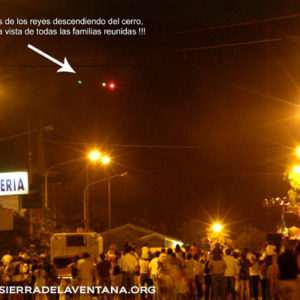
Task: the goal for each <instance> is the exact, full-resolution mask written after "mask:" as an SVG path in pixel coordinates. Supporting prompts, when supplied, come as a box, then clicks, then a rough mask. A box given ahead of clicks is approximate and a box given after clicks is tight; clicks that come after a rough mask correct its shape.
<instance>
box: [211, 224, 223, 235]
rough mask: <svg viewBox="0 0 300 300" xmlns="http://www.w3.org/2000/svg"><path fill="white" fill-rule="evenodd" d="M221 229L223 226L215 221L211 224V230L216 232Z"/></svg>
mask: <svg viewBox="0 0 300 300" xmlns="http://www.w3.org/2000/svg"><path fill="white" fill-rule="evenodd" d="M222 229H223V226H222V225H221V224H220V223H215V224H213V225H212V230H213V231H214V232H216V233H219V232H221V231H222Z"/></svg>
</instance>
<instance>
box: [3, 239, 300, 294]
mask: <svg viewBox="0 0 300 300" xmlns="http://www.w3.org/2000/svg"><path fill="white" fill-rule="evenodd" d="M118 250H119V251H118ZM151 250H152V249H151V248H150V247H149V246H148V245H147V244H145V245H144V246H143V247H142V248H141V249H137V248H136V247H135V246H134V245H132V244H130V243H126V244H125V245H124V247H123V248H122V249H117V248H116V246H115V245H111V246H110V248H109V250H108V251H107V252H106V253H101V254H100V255H99V257H92V256H91V255H90V254H89V253H83V254H81V256H77V257H75V258H74V260H73V261H72V262H71V263H70V264H69V265H68V266H67V270H69V273H70V275H71V276H70V281H66V280H62V279H61V278H60V276H59V270H57V269H56V267H55V265H54V264H53V263H52V262H51V261H50V259H49V253H48V250H47V249H39V251H38V250H37V248H36V246H35V245H30V248H29V249H25V248H23V249H21V250H20V251H19V253H17V254H18V255H16V256H13V255H12V254H11V253H9V251H6V252H5V253H3V255H2V258H1V267H0V280H1V286H7V285H8V286H32V287H33V288H34V287H42V286H62V288H63V287H65V286H68V285H70V286H93V285H97V286H102V287H104V286H105V287H108V289H109V291H110V288H111V287H119V288H121V287H124V288H125V290H126V291H131V288H132V287H139V289H140V290H139V293H136V294H134V293H130V294H118V293H115V294H111V293H109V292H108V293H104V294H100V295H95V294H94V295H79V294H78V293H77V294H76V293H74V294H71V295H48V294H35V295H30V294H26V295H24V294H13V295H8V294H3V295H1V297H2V298H3V299H9V300H15V299H16V300H31V299H36V300H46V299H49V298H50V299H51V298H52V299H53V300H54V299H56V298H59V297H60V300H64V298H66V297H70V298H71V297H72V298H73V299H75V300H76V299H82V297H84V298H86V299H91V298H92V297H97V299H112V300H119V299H127V298H130V299H135V300H137V299H152V300H177V299H178V300H180V299H182V300H194V299H203V300H218V299H220V300H229V299H232V300H246V299H247V300H250V299H251V300H258V299H262V300H277V299H279V300H280V299H289V300H297V299H300V281H299V277H298V276H299V271H300V243H298V245H297V244H295V243H294V242H292V241H288V240H286V241H284V242H283V246H282V248H281V249H276V246H273V245H266V246H265V247H264V249H262V251H260V252H252V251H249V250H248V249H246V248H244V249H231V248H229V247H226V246H222V245H220V244H219V243H215V245H214V246H213V247H212V249H211V251H203V250H202V249H201V248H200V247H199V246H198V245H197V244H196V243H194V244H193V246H191V247H188V248H186V249H183V248H181V247H180V246H179V245H177V246H176V247H175V249H172V248H168V249H165V248H161V249H160V251H151ZM156 250H157V249H156ZM150 287H153V289H152V290H151V291H150V292H149V289H147V288H150Z"/></svg>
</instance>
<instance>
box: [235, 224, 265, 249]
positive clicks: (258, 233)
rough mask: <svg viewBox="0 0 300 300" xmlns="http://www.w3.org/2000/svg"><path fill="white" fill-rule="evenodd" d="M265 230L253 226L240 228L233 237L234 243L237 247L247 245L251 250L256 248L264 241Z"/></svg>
mask: <svg viewBox="0 0 300 300" xmlns="http://www.w3.org/2000/svg"><path fill="white" fill-rule="evenodd" d="M266 238H267V234H266V232H264V231H262V230H260V229H258V228H257V227H254V226H247V227H244V228H242V230H241V231H240V233H239V234H238V235H237V236H236V238H235V239H234V244H235V246H236V247H238V248H244V247H247V248H249V249H251V250H258V249H259V248H260V247H262V246H263V243H264V242H265V241H266Z"/></svg>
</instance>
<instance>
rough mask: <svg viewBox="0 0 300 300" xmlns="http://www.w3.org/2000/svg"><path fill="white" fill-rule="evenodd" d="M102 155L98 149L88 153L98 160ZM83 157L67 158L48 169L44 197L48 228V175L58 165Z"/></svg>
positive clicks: (89, 156)
mask: <svg viewBox="0 0 300 300" xmlns="http://www.w3.org/2000/svg"><path fill="white" fill-rule="evenodd" d="M100 157H101V154H100V152H99V151H96V150H93V151H91V152H90V153H89V154H88V158H89V159H90V160H92V161H97V160H99V158H100ZM82 159H83V158H82V157H77V158H74V159H70V160H66V161H63V162H60V163H57V164H55V165H52V166H51V167H49V168H48V169H47V170H46V172H45V175H44V198H45V200H44V226H45V228H47V221H48V220H47V217H48V176H49V174H50V172H51V171H52V170H53V169H55V168H57V167H60V166H64V165H68V164H71V163H73V162H76V161H79V160H82Z"/></svg>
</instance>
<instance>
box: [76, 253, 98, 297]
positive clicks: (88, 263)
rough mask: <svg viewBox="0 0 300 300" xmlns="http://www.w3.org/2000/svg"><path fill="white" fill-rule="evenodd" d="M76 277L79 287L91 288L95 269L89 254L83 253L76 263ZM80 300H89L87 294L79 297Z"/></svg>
mask: <svg viewBox="0 0 300 300" xmlns="http://www.w3.org/2000/svg"><path fill="white" fill-rule="evenodd" d="M77 269H78V277H79V282H80V285H81V286H92V285H93V277H94V273H95V270H94V269H95V268H94V264H93V261H92V259H91V257H90V254H89V253H83V255H82V258H81V259H79V260H78V262H77ZM80 299H84V300H86V299H90V295H89V294H82V295H80Z"/></svg>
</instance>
